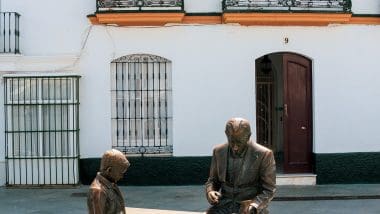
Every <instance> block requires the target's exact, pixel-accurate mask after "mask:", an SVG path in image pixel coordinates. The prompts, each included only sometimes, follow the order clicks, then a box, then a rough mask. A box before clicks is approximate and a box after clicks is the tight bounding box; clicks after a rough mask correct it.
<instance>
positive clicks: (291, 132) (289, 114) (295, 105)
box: [283, 53, 312, 173]
mask: <svg viewBox="0 0 380 214" xmlns="http://www.w3.org/2000/svg"><path fill="white" fill-rule="evenodd" d="M283 71H284V172H285V173H305V172H311V171H312V113H311V112H312V110H311V106H312V105H311V94H312V93H311V62H310V60H308V59H306V58H304V57H302V56H299V55H295V54H289V53H285V54H284V55H283Z"/></svg>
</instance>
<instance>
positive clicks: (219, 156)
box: [206, 141, 276, 213]
mask: <svg viewBox="0 0 380 214" xmlns="http://www.w3.org/2000/svg"><path fill="white" fill-rule="evenodd" d="M228 150H229V147H228V143H225V144H221V145H218V146H216V147H215V148H214V151H213V156H212V161H211V167H210V176H209V178H208V181H207V182H206V194H207V193H208V192H209V191H212V190H213V191H221V192H222V200H223V198H226V199H231V198H232V197H233V198H234V200H236V201H237V202H238V203H239V202H242V201H248V202H249V203H250V204H252V205H253V206H255V207H256V209H257V211H258V213H267V209H266V208H267V206H268V203H269V202H270V201H271V200H272V198H273V197H274V193H275V191H276V164H275V160H274V157H273V152H272V151H271V150H270V149H267V148H266V147H264V146H261V145H259V144H257V143H255V142H252V141H249V142H248V147H247V151H246V154H245V156H244V164H243V165H242V167H241V172H240V176H239V177H238V178H239V179H238V181H237V184H236V186H235V187H231V184H228V182H226V174H227V159H228Z"/></svg>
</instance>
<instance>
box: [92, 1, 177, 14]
mask: <svg viewBox="0 0 380 214" xmlns="http://www.w3.org/2000/svg"><path fill="white" fill-rule="evenodd" d="M96 9H97V11H98V12H101V11H108V12H111V11H140V12H141V11H183V0H97V1H96Z"/></svg>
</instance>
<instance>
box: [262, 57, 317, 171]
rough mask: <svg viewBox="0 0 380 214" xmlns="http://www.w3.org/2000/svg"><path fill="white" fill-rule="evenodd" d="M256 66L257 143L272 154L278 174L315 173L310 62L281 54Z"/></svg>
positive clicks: (264, 58)
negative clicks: (313, 167) (313, 170)
mask: <svg viewBox="0 0 380 214" xmlns="http://www.w3.org/2000/svg"><path fill="white" fill-rule="evenodd" d="M255 64H256V133H257V142H258V143H259V144H261V145H264V146H266V147H268V148H270V149H271V150H272V151H273V153H274V155H275V159H276V164H277V172H278V173H310V172H312V165H313V163H312V91H311V89H312V87H311V83H312V79H311V78H312V75H311V72H312V68H311V61H310V60H309V59H308V58H306V57H304V56H301V55H299V54H294V53H283V52H281V53H271V54H267V55H264V56H262V57H260V58H258V59H256V63H255Z"/></svg>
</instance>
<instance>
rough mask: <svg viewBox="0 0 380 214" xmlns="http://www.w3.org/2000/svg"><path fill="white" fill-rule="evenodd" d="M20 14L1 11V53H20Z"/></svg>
mask: <svg viewBox="0 0 380 214" xmlns="http://www.w3.org/2000/svg"><path fill="white" fill-rule="evenodd" d="M19 26H20V14H18V13H15V12H0V53H14V54H18V53H20V41H19V38H20V31H19Z"/></svg>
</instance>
